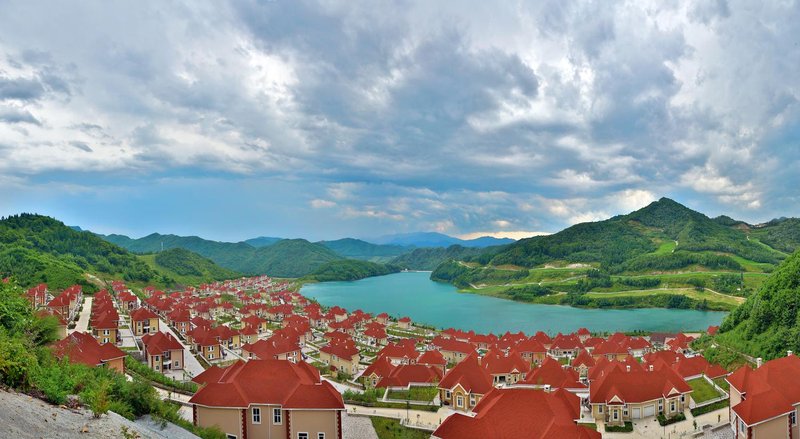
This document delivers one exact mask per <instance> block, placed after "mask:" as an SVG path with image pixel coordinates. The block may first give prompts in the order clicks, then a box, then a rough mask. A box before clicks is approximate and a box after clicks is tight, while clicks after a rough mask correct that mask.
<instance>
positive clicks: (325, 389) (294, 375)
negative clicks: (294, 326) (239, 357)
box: [189, 360, 344, 439]
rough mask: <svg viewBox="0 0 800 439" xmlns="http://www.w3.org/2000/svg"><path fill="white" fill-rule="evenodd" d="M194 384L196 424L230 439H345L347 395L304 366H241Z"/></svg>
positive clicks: (217, 370) (210, 373)
mask: <svg viewBox="0 0 800 439" xmlns="http://www.w3.org/2000/svg"><path fill="white" fill-rule="evenodd" d="M193 381H194V382H196V383H198V384H200V385H201V387H200V390H198V391H197V393H195V394H194V396H192V398H191V399H190V400H189V403H190V404H192V414H193V416H192V418H193V423H194V424H195V425H197V426H200V427H212V426H216V427H218V428H219V429H220V430H222V431H223V432H224V433H225V435H226V436H227V437H228V438H229V439H245V438H266V437H273V438H292V439H295V438H300V439H322V438H324V439H342V412H343V411H344V402H343V401H342V396H341V394H339V392H337V391H336V389H334V387H333V386H332V385H331V384H330V383H328V382H327V381H323V380H322V379H320V375H319V372H318V371H317V370H316V369H315V368H314V367H312V366H310V365H309V364H307V363H305V362H302V361H301V362H299V363H292V362H289V361H282V360H251V361H247V362H244V361H237V362H236V363H234V364H233V365H231V366H229V367H226V368H220V367H212V368H210V369H207V370H206V371H204V372H203V373H201V374H200V375H198V376H196V377H195V378H194V379H193Z"/></svg>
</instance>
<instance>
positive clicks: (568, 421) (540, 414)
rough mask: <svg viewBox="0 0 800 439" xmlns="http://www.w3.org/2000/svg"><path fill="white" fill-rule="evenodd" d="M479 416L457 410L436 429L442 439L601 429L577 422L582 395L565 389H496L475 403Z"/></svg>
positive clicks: (590, 438)
mask: <svg viewBox="0 0 800 439" xmlns="http://www.w3.org/2000/svg"><path fill="white" fill-rule="evenodd" d="M474 412H475V413H476V415H475V417H471V416H467V415H462V414H460V413H457V414H454V415H452V416H450V417H449V418H447V419H446V420H445V421H444V422H443V423H442V425H440V426H439V428H437V429H436V431H434V433H433V437H437V438H441V439H462V438H523V437H524V438H527V439H562V438H570V439H600V433H598V432H597V431H594V430H590V429H588V428H585V427H580V426H578V425H576V424H575V419H577V418H579V417H580V398H578V397H577V396H575V395H573V394H570V393H569V392H565V391H556V392H553V393H545V392H544V391H541V390H536V389H530V388H506V389H492V390H491V391H490V392H489V393H487V394H486V395H484V396H483V398H481V400H480V402H479V403H478V405H477V406H475V409H474Z"/></svg>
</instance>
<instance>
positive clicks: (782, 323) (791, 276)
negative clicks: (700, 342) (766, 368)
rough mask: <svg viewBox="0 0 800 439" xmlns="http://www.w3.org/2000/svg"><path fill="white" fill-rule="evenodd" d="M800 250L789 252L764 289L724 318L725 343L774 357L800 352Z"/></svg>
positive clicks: (722, 335)
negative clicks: (799, 309)
mask: <svg viewBox="0 0 800 439" xmlns="http://www.w3.org/2000/svg"><path fill="white" fill-rule="evenodd" d="M798 308H800V251H798V252H796V253H794V254H792V255H791V256H789V257H788V258H787V259H786V260H785V261H783V263H782V264H781V265H780V266H779V267H778V268H777V269H776V270H775V272H773V273H772V275H770V277H769V279H767V281H766V282H764V284H763V285H762V286H761V289H760V290H759V291H758V292H757V293H756V294H753V295H752V296H750V297H749V298H748V299H747V301H745V302H744V303H743V304H742V305H741V306H739V307H738V308H737V309H736V310H734V311H733V312H732V313H731V314H730V315H729V316H728V317H726V318H725V320H724V321H723V323H722V325H721V327H720V330H719V334H718V335H717V337H716V338H717V340H718V342H719V343H721V344H722V345H723V346H729V347H732V348H734V349H735V350H738V351H741V352H745V353H748V354H750V355H752V356H756V357H763V358H764V359H771V358H775V357H780V356H783V355H786V350H794V351H795V352H800V312H799V311H798Z"/></svg>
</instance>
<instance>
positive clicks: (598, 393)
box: [589, 367, 692, 403]
mask: <svg viewBox="0 0 800 439" xmlns="http://www.w3.org/2000/svg"><path fill="white" fill-rule="evenodd" d="M691 391H692V388H691V387H689V385H688V384H686V381H684V380H683V378H681V377H680V376H678V374H677V373H675V371H674V370H672V369H670V368H667V367H665V368H661V369H658V370H654V371H633V370H632V371H631V372H626V371H625V370H622V369H620V368H615V369H613V370H611V371H610V372H609V373H608V374H606V375H604V376H602V377H600V378H598V379H597V380H596V381H595V382H593V383H592V385H591V387H590V388H589V401H590V402H592V403H607V402H609V401H611V400H612V399H613V398H614V397H617V398H619V399H620V400H622V401H623V402H624V403H638V402H645V401H651V400H654V399H658V398H662V397H666V396H670V395H675V394H681V393H690V392H691Z"/></svg>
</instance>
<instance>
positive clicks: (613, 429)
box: [606, 422, 633, 433]
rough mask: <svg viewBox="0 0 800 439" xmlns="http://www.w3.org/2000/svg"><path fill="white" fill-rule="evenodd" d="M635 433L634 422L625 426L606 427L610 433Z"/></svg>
mask: <svg viewBox="0 0 800 439" xmlns="http://www.w3.org/2000/svg"><path fill="white" fill-rule="evenodd" d="M632 431H633V422H626V423H625V425H606V432H608V433H630V432H632Z"/></svg>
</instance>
